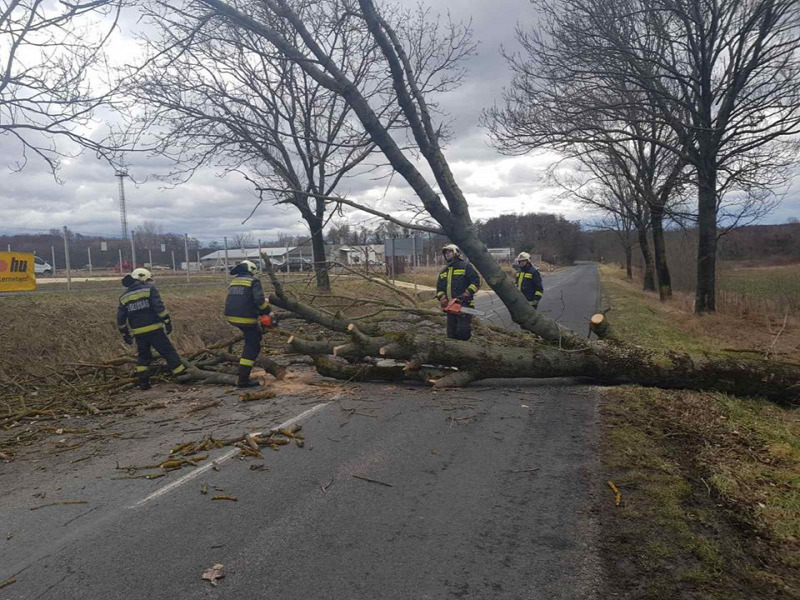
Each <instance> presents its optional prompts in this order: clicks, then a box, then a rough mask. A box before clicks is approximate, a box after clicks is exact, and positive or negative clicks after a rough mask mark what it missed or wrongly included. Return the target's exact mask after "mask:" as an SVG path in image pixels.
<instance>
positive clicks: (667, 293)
mask: <svg viewBox="0 0 800 600" xmlns="http://www.w3.org/2000/svg"><path fill="white" fill-rule="evenodd" d="M650 227H651V229H652V230H653V252H654V254H655V270H656V276H657V279H658V297H659V298H660V299H661V300H662V301H664V300H669V299H670V298H672V278H671V276H670V274H669V266H668V265H667V247H666V244H665V242H664V212H663V207H661V206H653V205H651V207H650Z"/></svg>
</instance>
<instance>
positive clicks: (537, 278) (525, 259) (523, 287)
mask: <svg viewBox="0 0 800 600" xmlns="http://www.w3.org/2000/svg"><path fill="white" fill-rule="evenodd" d="M517 264H518V265H519V269H518V270H517V272H516V273H515V275H514V276H515V278H516V280H517V289H518V290H519V291H520V292H522V295H523V296H525V299H526V300H527V301H528V303H529V304H530V305H531V306H532V307H533V309H534V310H536V309H537V308H538V307H539V300H541V299H542V296H543V295H544V286H543V285H542V275H541V274H540V273H539V269H537V268H536V267H534V266H533V263H532V262H531V255H530V254H528V253H527V252H520V253H519V255H518V256H517Z"/></svg>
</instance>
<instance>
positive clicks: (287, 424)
mask: <svg viewBox="0 0 800 600" xmlns="http://www.w3.org/2000/svg"><path fill="white" fill-rule="evenodd" d="M328 404H330V403H329V402H323V403H322V404H317V405H315V406H312V407H311V408H309V409H308V410H306V411H303V412H301V413H300V414H299V415H297V416H295V417H292V418H291V419H289V420H288V421H285V422H283V423H281V424H280V425H278V426H277V427H275V428H274V429H285V428H287V427H291V426H292V425H294V424H295V423H297V422H298V421H300V420H302V419H305V418H306V417H310V416H311V415H313V414H314V413H316V412H319V411H320V410H322V409H323V408H325V407H326V406H328ZM262 433H264V432H263V431H257V432H254V433H252V435H255V436H257V435H261V434H262ZM237 454H239V449H238V448H234V449H233V450H229V451H228V452H226V453H225V454H223V455H222V456H220V457H218V458H215V459H214V460H212V461H211V462H210V463H208V464H206V465H203V466H202V467H198V468H196V469H194V470H193V471H191V472H189V473H187V474H186V475H184V476H183V477H181V478H179V479H176V480H175V481H173V482H172V483H169V484H167V485H165V486H164V487H162V488H161V489H158V490H156V491H155V492H153V493H152V494H150V495H149V496H147V497H146V498H143V499H142V500H139V501H138V502H137V503H136V504H132V505H131V506H129V507H128V508H138V507H140V506H143V505H145V504H147V503H148V502H150V501H151V500H155V499H156V498H160V497H161V496H163V495H164V494H168V493H169V492H171V491H172V490H174V489H175V488H177V487H180V486H182V485H183V484H184V483H188V482H189V481H191V480H192V479H196V478H198V477H200V475H202V474H203V473H205V472H206V471H208V470H210V469H213V468H214V465H219V464H221V463H223V462H225V461H226V460H229V459H231V458H233V457H234V456H236V455H237Z"/></svg>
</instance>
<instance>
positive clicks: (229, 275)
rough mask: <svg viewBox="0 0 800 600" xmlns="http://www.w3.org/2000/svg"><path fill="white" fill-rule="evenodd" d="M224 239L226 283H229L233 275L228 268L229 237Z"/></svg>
mask: <svg viewBox="0 0 800 600" xmlns="http://www.w3.org/2000/svg"><path fill="white" fill-rule="evenodd" d="M222 240H223V242H224V243H225V283H228V280H229V279H230V277H231V274H230V271H229V270H228V237H227V236H225V237H223V238H222Z"/></svg>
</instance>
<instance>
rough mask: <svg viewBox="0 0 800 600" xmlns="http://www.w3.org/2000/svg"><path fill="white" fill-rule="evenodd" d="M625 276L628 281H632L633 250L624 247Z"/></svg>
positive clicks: (629, 247)
mask: <svg viewBox="0 0 800 600" xmlns="http://www.w3.org/2000/svg"><path fill="white" fill-rule="evenodd" d="M625 275H626V276H627V278H628V279H633V248H632V247H631V246H630V245H628V246H625Z"/></svg>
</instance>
